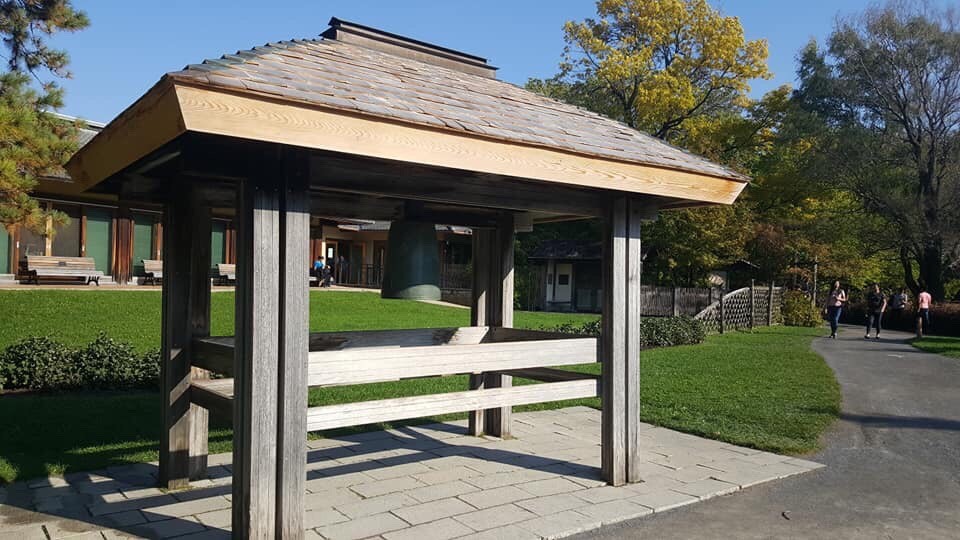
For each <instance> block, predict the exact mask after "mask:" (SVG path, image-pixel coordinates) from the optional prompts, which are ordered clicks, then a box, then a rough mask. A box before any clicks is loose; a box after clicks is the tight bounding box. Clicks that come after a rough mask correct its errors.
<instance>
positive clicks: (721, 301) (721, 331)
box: [719, 289, 723, 334]
mask: <svg viewBox="0 0 960 540" xmlns="http://www.w3.org/2000/svg"><path fill="white" fill-rule="evenodd" d="M719 307H720V333H721V334H722V333H723V289H720V306H719Z"/></svg>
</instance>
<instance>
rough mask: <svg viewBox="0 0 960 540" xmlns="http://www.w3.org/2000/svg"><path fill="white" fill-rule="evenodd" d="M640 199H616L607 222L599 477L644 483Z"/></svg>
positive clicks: (600, 343) (601, 341) (612, 480)
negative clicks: (641, 423) (642, 450)
mask: <svg viewBox="0 0 960 540" xmlns="http://www.w3.org/2000/svg"><path fill="white" fill-rule="evenodd" d="M642 217H643V211H642V206H641V205H640V204H639V201H637V200H636V199H629V198H625V197H621V198H617V199H615V200H614V201H613V202H612V207H611V208H610V210H609V211H608V212H607V216H606V219H605V220H604V229H605V232H604V243H603V246H604V254H603V259H602V261H603V262H602V264H603V295H604V299H603V318H602V324H603V330H602V332H601V336H600V339H599V340H598V347H599V351H598V353H599V356H600V357H601V359H602V362H603V368H602V369H603V376H602V379H601V380H602V390H601V397H602V415H603V417H602V424H601V474H602V475H603V478H604V479H605V480H606V481H607V482H608V483H610V484H612V485H614V486H619V485H622V484H624V483H627V482H636V481H638V480H640V470H639V465H640V450H639V435H638V430H639V415H640V403H639V400H640V385H639V382H640V313H641V309H640V298H641V296H640V223H641V219H642Z"/></svg>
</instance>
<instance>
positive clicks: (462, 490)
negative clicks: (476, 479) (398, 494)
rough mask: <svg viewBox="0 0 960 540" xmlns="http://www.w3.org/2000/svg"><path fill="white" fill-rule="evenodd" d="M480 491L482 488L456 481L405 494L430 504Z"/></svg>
mask: <svg viewBox="0 0 960 540" xmlns="http://www.w3.org/2000/svg"><path fill="white" fill-rule="evenodd" d="M479 489H480V488H478V487H476V486H471V485H470V484H468V483H466V482H462V481H460V480H456V481H454V482H447V483H446V484H437V485H435V486H424V487H421V488H416V489H411V490H409V491H406V492H404V493H405V494H406V495H409V496H411V497H413V498H414V499H416V500H418V501H420V502H430V501H435V500H437V499H446V498H447V497H456V496H457V495H464V494H466V493H473V492H476V491H478V490H479Z"/></svg>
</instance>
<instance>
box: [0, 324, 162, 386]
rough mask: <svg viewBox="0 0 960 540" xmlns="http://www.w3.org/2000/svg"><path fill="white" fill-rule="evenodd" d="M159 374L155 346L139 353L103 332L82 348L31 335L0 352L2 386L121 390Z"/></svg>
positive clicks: (150, 380)
mask: <svg viewBox="0 0 960 540" xmlns="http://www.w3.org/2000/svg"><path fill="white" fill-rule="evenodd" d="M159 378H160V352H159V351H154V352H150V353H147V354H142V355H141V354H137V352H136V350H134V348H133V346H132V345H130V344H129V343H124V342H119V341H115V340H113V339H111V338H110V337H109V336H107V335H106V334H104V333H102V332H101V333H100V334H99V335H98V336H97V338H96V339H94V340H93V341H92V342H90V343H89V344H88V345H87V346H86V347H84V348H82V349H80V350H73V349H70V348H69V347H66V346H65V345H63V344H61V343H59V342H57V341H55V340H53V339H50V338H47V337H35V338H28V339H25V340H23V341H20V342H18V343H15V344H13V345H10V346H9V347H7V348H6V349H5V350H3V352H2V353H0V389H5V388H7V389H9V388H23V389H28V390H70V389H73V388H80V387H86V388H92V389H101V390H123V389H130V388H145V387H150V386H156V384H157V381H158V380H159Z"/></svg>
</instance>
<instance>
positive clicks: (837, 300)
mask: <svg viewBox="0 0 960 540" xmlns="http://www.w3.org/2000/svg"><path fill="white" fill-rule="evenodd" d="M846 301H847V292H846V291H844V290H843V289H842V288H840V281H839V280H837V281H834V282H833V289H831V290H830V294H829V295H828V296H827V304H826V306H825V311H826V315H827V320H828V321H830V337H831V338H832V339H837V327H838V326H840V313H841V312H842V311H843V304H844V303H845V302H846Z"/></svg>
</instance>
